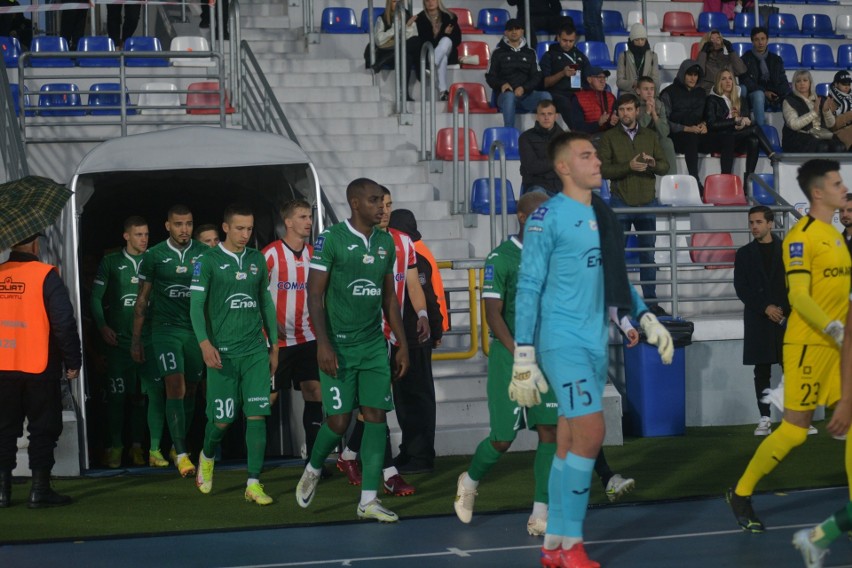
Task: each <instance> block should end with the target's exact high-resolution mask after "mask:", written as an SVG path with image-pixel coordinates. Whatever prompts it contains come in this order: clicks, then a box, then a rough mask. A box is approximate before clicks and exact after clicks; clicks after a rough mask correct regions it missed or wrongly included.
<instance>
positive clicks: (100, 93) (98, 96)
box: [86, 83, 136, 116]
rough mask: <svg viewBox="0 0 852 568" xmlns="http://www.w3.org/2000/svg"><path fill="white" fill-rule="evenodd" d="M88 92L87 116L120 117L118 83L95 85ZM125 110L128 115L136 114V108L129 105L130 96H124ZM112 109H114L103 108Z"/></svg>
mask: <svg viewBox="0 0 852 568" xmlns="http://www.w3.org/2000/svg"><path fill="white" fill-rule="evenodd" d="M89 90H90V91H92V92H91V93H89V99H88V101H87V102H86V106H87V107H89V114H91V115H93V116H105V115H120V114H121V84H119V83H95V84H94V85H92V86H91V87H89ZM124 100H125V102H124V104H125V110H126V112H127V114H128V115H132V114H136V108H135V107H134V106H133V105H132V104H131V103H130V95H129V94H125V99H124ZM103 107H114V108H103Z"/></svg>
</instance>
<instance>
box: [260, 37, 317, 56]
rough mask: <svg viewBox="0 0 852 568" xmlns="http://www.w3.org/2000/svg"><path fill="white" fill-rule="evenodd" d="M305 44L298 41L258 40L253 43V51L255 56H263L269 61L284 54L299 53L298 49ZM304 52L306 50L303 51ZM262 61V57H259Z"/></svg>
mask: <svg viewBox="0 0 852 568" xmlns="http://www.w3.org/2000/svg"><path fill="white" fill-rule="evenodd" d="M303 45H304V44H303V42H302V41H301V40H297V39H280V38H279V39H258V40H253V41H251V44H250V46H251V50H252V52H254V53H255V54H261V53H262V54H263V56H264V57H265V58H267V59H270V58H275V57H276V56H277V57H280V56H281V55H282V54H284V53H297V51H296V50H297V49H298V48H299V47H300V46H303ZM302 51H304V49H303V50H302ZM258 59H260V57H258Z"/></svg>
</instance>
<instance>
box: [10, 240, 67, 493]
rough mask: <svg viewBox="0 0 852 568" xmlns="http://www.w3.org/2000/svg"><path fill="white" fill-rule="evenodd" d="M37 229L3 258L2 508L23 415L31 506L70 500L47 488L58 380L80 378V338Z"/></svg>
mask: <svg viewBox="0 0 852 568" xmlns="http://www.w3.org/2000/svg"><path fill="white" fill-rule="evenodd" d="M39 237H40V235H37V234H36V235H33V236H31V237H29V238H27V239H25V240H23V241H21V242H19V243H18V244H16V245H15V246H13V247H12V252H11V254H10V255H9V260H8V261H6V262H4V263H3V264H0V314H3V319H2V321H0V334H2V337H0V342H2V344H0V508H5V507H9V506H10V505H11V504H12V470H13V469H15V465H16V461H17V460H16V457H17V456H16V454H17V451H18V445H17V439H18V438H19V437H20V436H21V435H22V434H23V425H24V419H25V418H26V419H27V421H28V423H27V430H28V431H29V446H28V448H27V452H28V455H29V466H30V469H31V470H32V473H33V484H32V489H31V490H30V498H29V503H28V506H29V508H31V509H37V508H41V507H53V506H61V505H67V504H69V503H70V502H71V498H70V497H68V496H66V495H60V494H59V493H56V492H55V491H53V489H52V488H51V487H50V471H51V470H52V469H53V464H54V463H55V460H54V457H53V450H54V448H55V447H56V442H57V440H59V435H60V434H61V433H62V394H61V388H60V378H61V377H62V374H63V371H62V367H63V364H64V367H65V377H67V378H68V379H76V378H77V376H78V375H79V373H80V366H81V365H82V351H81V349H80V336H79V335H78V334H77V322H76V320H75V319H74V308H73V307H72V306H71V299H70V298H69V297H68V290H67V289H66V288H65V284H64V283H63V282H62V279H61V278H60V277H59V273H58V272H57V271H56V268H55V267H53V266H50V265H48V264H44V263H41V262H39V261H38V254H39V243H38V239H39Z"/></svg>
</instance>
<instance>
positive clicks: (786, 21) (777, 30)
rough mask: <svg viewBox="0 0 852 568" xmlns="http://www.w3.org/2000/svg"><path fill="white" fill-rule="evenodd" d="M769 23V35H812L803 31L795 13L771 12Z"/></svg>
mask: <svg viewBox="0 0 852 568" xmlns="http://www.w3.org/2000/svg"><path fill="white" fill-rule="evenodd" d="M767 24H768V26H767V27H768V28H769V37H773V36H780V37H810V35H808V34H803V33H802V32H801V30H800V28H799V20H797V19H796V15H795V14H769V20H768V22H767Z"/></svg>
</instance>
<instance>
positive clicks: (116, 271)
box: [92, 249, 142, 350]
mask: <svg viewBox="0 0 852 568" xmlns="http://www.w3.org/2000/svg"><path fill="white" fill-rule="evenodd" d="M141 262H142V255H137V256H133V255H131V254H130V253H128V252H127V250H126V249H122V250H120V251H118V252H113V253H110V254H108V255H106V256H104V257H103V259H102V260H101V264H100V266H99V267H98V274H97V276H95V281H94V283H93V286H92V315H93V316H94V318H95V324H97V326H98V329H100V328H102V327H103V326H105V325H108V326H109V327H110V328H112V330H113V331H114V332H115V334H116V336H117V338H118V345H119V347H121V348H123V349H125V350H126V349H129V347H130V338H131V336H132V335H133V308H134V306H135V305H136V294H137V292H138V291H139V265H140V263H141Z"/></svg>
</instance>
